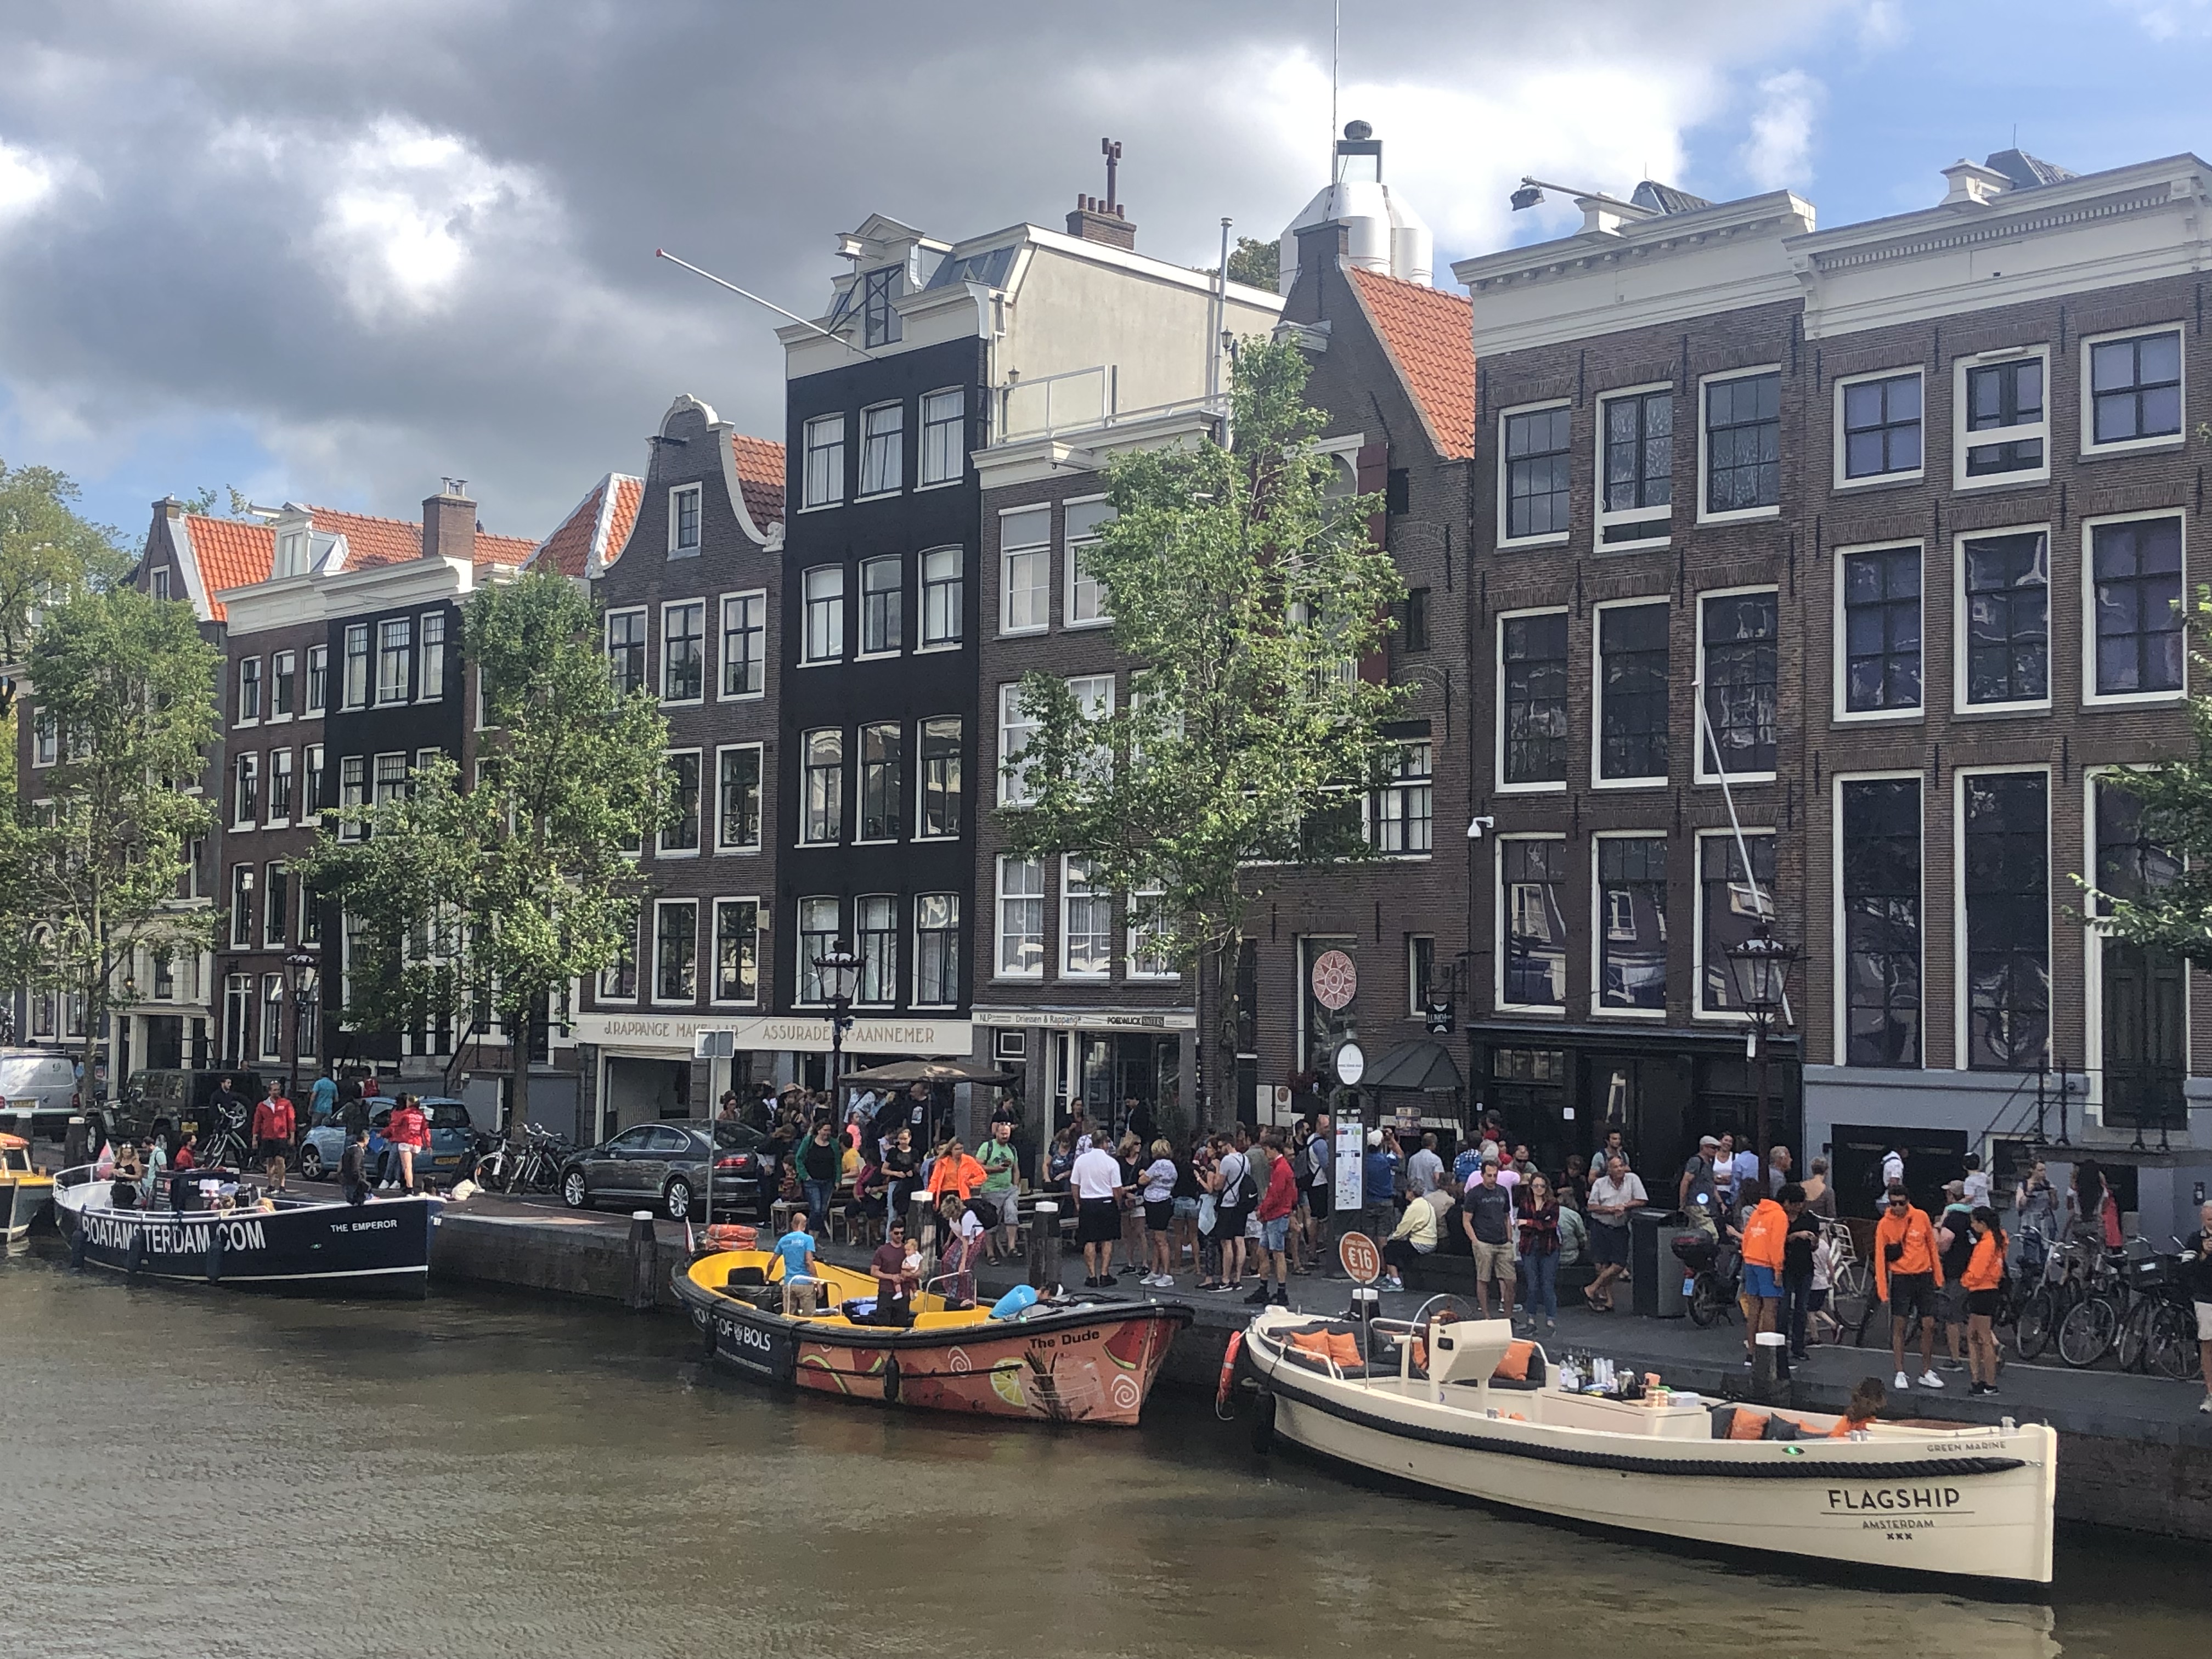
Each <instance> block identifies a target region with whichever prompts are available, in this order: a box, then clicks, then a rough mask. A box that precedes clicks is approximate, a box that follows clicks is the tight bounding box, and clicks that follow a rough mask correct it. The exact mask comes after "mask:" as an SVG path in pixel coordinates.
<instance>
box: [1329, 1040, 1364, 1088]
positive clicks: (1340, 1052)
mask: <svg viewBox="0 0 2212 1659" xmlns="http://www.w3.org/2000/svg"><path fill="white" fill-rule="evenodd" d="M1366 1075H1367V1051H1366V1050H1365V1049H1364V1048H1361V1047H1360V1046H1359V1045H1358V1043H1356V1042H1346V1043H1343V1044H1340V1045H1339V1047H1338V1048H1337V1051H1336V1080H1337V1081H1338V1082H1339V1083H1341V1084H1342V1085H1344V1086H1345V1087H1346V1088H1347V1089H1349V1088H1351V1087H1352V1086H1353V1085H1356V1084H1357V1083H1358V1081H1359V1079H1362V1078H1364V1077H1365V1076H1366Z"/></svg>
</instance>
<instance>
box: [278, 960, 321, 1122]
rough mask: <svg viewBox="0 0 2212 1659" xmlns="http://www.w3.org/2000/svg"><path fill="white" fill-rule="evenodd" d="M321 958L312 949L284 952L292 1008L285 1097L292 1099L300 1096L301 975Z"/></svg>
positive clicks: (286, 994)
mask: <svg viewBox="0 0 2212 1659" xmlns="http://www.w3.org/2000/svg"><path fill="white" fill-rule="evenodd" d="M321 960H322V958H321V957H319V956H317V955H315V954H314V952H313V951H286V952H285V953H284V978H285V986H284V1000H285V1001H286V1002H287V1003H289V1005H290V1006H291V1010H292V1041H291V1042H289V1043H288V1044H287V1045H286V1046H285V1054H284V1098H285V1099H287V1100H290V1101H296V1100H298V1099H299V1097H300V975H301V972H302V971H303V970H304V969H309V968H313V967H314V966H315V965H316V964H317V963H319V962H320V961H321Z"/></svg>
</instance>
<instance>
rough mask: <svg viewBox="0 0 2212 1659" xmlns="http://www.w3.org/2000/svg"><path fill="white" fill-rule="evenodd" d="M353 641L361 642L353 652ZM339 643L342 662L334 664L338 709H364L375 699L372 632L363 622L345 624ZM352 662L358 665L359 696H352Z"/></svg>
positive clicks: (374, 658)
mask: <svg viewBox="0 0 2212 1659" xmlns="http://www.w3.org/2000/svg"><path fill="white" fill-rule="evenodd" d="M356 640H359V641H361V650H360V651H359V653H356V652H355V650H354V648H353V646H354V641H356ZM339 643H340V644H341V645H342V646H343V647H344V650H343V659H342V660H341V661H340V662H339V664H338V707H339V708H347V709H352V708H368V706H369V702H370V700H371V699H372V698H373V697H374V696H376V638H375V630H374V629H371V628H370V627H369V625H368V623H347V624H346V630H345V635H344V637H343V639H342V640H341V641H339ZM356 662H359V663H360V664H361V665H362V669H361V695H360V696H358V697H356V696H355V695H354V688H353V665H354V664H355V663H356Z"/></svg>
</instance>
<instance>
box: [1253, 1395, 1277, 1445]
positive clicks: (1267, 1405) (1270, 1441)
mask: <svg viewBox="0 0 2212 1659" xmlns="http://www.w3.org/2000/svg"><path fill="white" fill-rule="evenodd" d="M1252 1449H1253V1450H1254V1451H1255V1452H1257V1453H1258V1454H1259V1455H1261V1456H1262V1457H1264V1456H1266V1455H1267V1454H1268V1453H1269V1452H1271V1451H1273V1450H1274V1449H1275V1396H1274V1394H1273V1391H1272V1390H1270V1389H1264V1388H1263V1389H1260V1390H1258V1391H1257V1392H1256V1393H1255V1395H1253V1397H1252Z"/></svg>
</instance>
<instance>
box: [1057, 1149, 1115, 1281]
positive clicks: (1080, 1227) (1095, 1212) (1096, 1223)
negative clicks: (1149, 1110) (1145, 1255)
mask: <svg viewBox="0 0 2212 1659" xmlns="http://www.w3.org/2000/svg"><path fill="white" fill-rule="evenodd" d="M1067 1184H1068V1187H1069V1189H1070V1190H1071V1191H1073V1193H1074V1194H1075V1240H1076V1243H1079V1244H1080V1245H1082V1246H1083V1273H1084V1278H1083V1283H1084V1285H1085V1288H1086V1289H1090V1290H1094V1291H1095V1290H1097V1289H1099V1288H1101V1287H1102V1286H1103V1285H1111V1284H1113V1283H1115V1278H1114V1275H1113V1274H1112V1273H1109V1272H1107V1271H1106V1270H1107V1269H1108V1268H1109V1267H1112V1266H1113V1265H1114V1247H1115V1245H1116V1244H1118V1243H1121V1160H1120V1159H1119V1158H1115V1156H1114V1154H1113V1153H1111V1152H1108V1151H1107V1150H1106V1149H1105V1148H1104V1147H1103V1146H1097V1145H1093V1146H1091V1147H1089V1148H1087V1149H1086V1150H1085V1151H1084V1152H1081V1153H1079V1154H1078V1155H1077V1157H1076V1160H1075V1163H1074V1164H1073V1167H1072V1168H1070V1169H1069V1170H1068V1172H1067Z"/></svg>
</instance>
